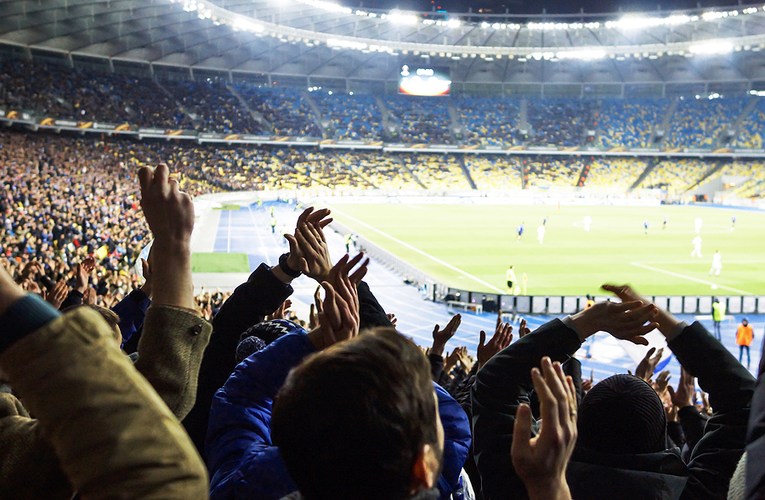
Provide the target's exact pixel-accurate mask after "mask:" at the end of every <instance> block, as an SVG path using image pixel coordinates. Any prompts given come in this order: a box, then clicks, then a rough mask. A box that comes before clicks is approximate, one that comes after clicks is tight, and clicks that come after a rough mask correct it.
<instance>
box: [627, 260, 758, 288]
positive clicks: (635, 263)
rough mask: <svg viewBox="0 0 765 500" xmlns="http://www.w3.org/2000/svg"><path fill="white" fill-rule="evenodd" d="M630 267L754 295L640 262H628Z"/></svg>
mask: <svg viewBox="0 0 765 500" xmlns="http://www.w3.org/2000/svg"><path fill="white" fill-rule="evenodd" d="M630 264H631V265H633V266H635V267H640V268H642V269H646V270H648V271H655V272H657V273H662V274H667V275H669V276H674V277H675V278H680V279H684V280H688V281H693V282H695V283H701V284H702V285H709V286H712V285H715V286H717V288H723V289H725V290H730V291H731V292H735V293H740V294H741V295H754V293H752V292H748V291H746V290H740V289H738V288H733V287H732V286H726V285H718V284H717V283H714V282H712V281H707V280H702V279H699V278H694V277H693V276H688V275H687V274H681V273H676V272H674V271H667V270H666V269H661V268H659V267H653V266H649V265H647V264H641V263H640V262H630Z"/></svg>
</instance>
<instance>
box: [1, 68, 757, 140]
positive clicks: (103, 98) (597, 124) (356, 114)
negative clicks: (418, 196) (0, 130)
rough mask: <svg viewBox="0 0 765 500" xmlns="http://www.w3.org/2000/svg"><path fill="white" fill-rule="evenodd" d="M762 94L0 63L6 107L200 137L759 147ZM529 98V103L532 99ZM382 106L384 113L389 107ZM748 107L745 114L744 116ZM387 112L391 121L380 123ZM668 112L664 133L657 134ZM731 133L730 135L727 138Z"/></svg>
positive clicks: (4, 106) (63, 117)
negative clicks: (479, 89) (502, 88)
mask: <svg viewBox="0 0 765 500" xmlns="http://www.w3.org/2000/svg"><path fill="white" fill-rule="evenodd" d="M751 99H756V98H755V97H743V96H741V97H739V96H728V95H726V96H722V97H720V98H716V99H708V98H694V97H693V96H689V97H688V98H679V99H678V101H677V103H676V107H675V108H674V112H673V113H672V114H671V116H668V114H667V113H668V112H669V110H670V106H671V102H672V101H671V99H668V98H631V97H629V96H628V97H625V98H600V99H596V98H546V99H538V98H519V97H474V96H467V95H454V96H449V97H439V98H426V97H413V96H403V95H383V96H374V95H370V94H365V93H358V92H355V93H354V92H332V93H330V92H329V91H326V90H323V89H318V90H317V91H315V92H307V91H305V90H302V89H296V88H291V87H269V86H263V85H259V84H249V83H243V82H240V83H235V84H227V83H225V81H223V80H219V79H215V78H210V77H206V78H202V79H200V80H198V81H190V80H181V81H177V80H174V81H168V80H164V79H159V80H157V81H153V80H152V79H150V78H139V77H134V76H128V75H122V74H109V73H101V72H96V71H86V70H83V69H71V68H69V67H67V66H66V65H57V64H51V63H41V62H27V61H22V60H19V59H5V58H0V107H2V108H5V109H12V110H17V111H32V112H34V113H36V114H37V115H38V116H39V117H41V118H42V117H49V118H54V119H69V120H76V121H85V122H99V121H100V122H103V123H115V124H123V123H127V124H130V125H133V126H139V127H153V128H163V129H193V130H197V131H199V132H216V133H225V134H231V133H238V134H266V135H271V134H274V135H279V136H299V137H313V138H323V139H334V140H364V141H381V140H385V141H391V142H403V143H415V144H465V145H469V146H499V147H509V146H513V145H519V146H545V147H597V148H603V149H612V148H651V147H658V148H669V149H678V148H680V149H682V148H705V149H710V148H716V147H725V146H734V147H741V148H754V149H759V148H761V147H762V135H763V132H762V130H763V127H765V111H764V110H765V105H763V104H762V103H760V102H758V103H756V105H754V106H753V107H752V109H751V110H750V109H749V107H748V106H750V103H751V102H752V101H751ZM524 100H525V101H526V105H525V106H524ZM381 105H382V108H381ZM745 111H746V112H745ZM386 114H387V124H388V127H383V117H384V115H386ZM665 118H668V119H669V121H668V123H667V124H666V125H667V130H664V138H663V139H662V138H661V137H660V136H656V135H655V134H654V132H655V131H656V130H662V129H663V125H665V124H664V120H665ZM729 134H732V135H729Z"/></svg>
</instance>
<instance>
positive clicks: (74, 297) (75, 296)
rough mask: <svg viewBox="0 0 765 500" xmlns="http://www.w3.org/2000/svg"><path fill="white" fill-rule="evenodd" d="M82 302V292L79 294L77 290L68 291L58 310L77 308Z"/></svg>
mask: <svg viewBox="0 0 765 500" xmlns="http://www.w3.org/2000/svg"><path fill="white" fill-rule="evenodd" d="M82 301H83V295H82V292H80V291H79V290H70V291H69V293H68V294H67V295H66V298H65V299H64V302H62V303H61V307H59V310H61V311H63V310H64V309H67V308H69V307H74V306H79V305H80V304H82Z"/></svg>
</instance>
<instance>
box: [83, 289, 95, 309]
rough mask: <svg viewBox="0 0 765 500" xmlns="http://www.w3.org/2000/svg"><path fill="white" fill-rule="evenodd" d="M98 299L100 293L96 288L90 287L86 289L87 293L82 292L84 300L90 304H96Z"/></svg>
mask: <svg viewBox="0 0 765 500" xmlns="http://www.w3.org/2000/svg"><path fill="white" fill-rule="evenodd" d="M96 299H98V295H97V294H96V290H95V289H94V288H88V289H87V290H85V293H83V294H82V302H83V303H85V304H88V305H89V306H93V305H95V304H96Z"/></svg>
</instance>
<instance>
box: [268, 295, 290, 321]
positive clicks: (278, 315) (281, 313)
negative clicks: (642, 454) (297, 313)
mask: <svg viewBox="0 0 765 500" xmlns="http://www.w3.org/2000/svg"><path fill="white" fill-rule="evenodd" d="M290 307H292V301H291V300H290V299H287V300H285V301H284V302H282V303H281V304H280V305H279V307H277V308H276V310H275V311H274V312H272V313H271V314H269V315H268V316H266V320H268V321H271V320H273V319H286V318H287V316H288V314H287V312H288V310H289V308H290Z"/></svg>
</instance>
